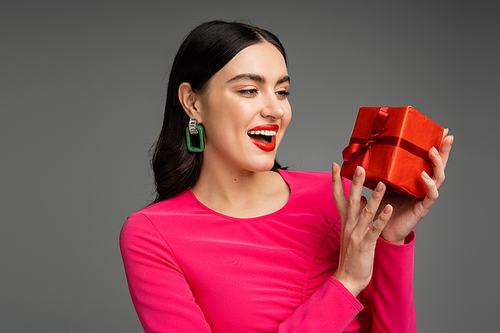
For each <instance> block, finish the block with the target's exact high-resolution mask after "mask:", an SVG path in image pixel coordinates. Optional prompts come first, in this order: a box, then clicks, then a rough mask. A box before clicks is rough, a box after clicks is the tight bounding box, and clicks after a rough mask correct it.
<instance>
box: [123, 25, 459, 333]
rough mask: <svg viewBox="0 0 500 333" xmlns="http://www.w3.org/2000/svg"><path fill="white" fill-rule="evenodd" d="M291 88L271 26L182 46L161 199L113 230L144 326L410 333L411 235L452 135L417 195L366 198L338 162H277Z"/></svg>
mask: <svg viewBox="0 0 500 333" xmlns="http://www.w3.org/2000/svg"><path fill="white" fill-rule="evenodd" d="M289 85H290V77H289V76H288V72H287V63H286V54H285V50H284V49H283V46H282V45H281V43H280V41H279V40H278V39H277V38H276V36H274V35H273V34H271V33H270V32H268V31H265V30H262V29H259V28H256V27H253V26H249V25H245V24H241V23H228V22H221V21H213V22H207V23H204V24H202V25H200V26H198V27H197V28H195V29H194V30H193V31H192V32H191V33H190V34H189V35H188V37H187V38H186V39H185V40H184V42H183V43H182V45H181V47H180V49H179V51H178V53H177V56H176V58H175V60H174V64H173V66H172V70H171V73H170V80H169V85H168V91H167V102H166V108H165V119H164V122H163V128H162V131H161V133H160V137H159V139H158V141H157V143H156V147H155V151H154V156H153V169H154V173H155V180H156V184H157V192H158V196H157V199H156V200H155V203H154V204H152V205H150V206H149V207H147V208H145V209H142V210H141V211H139V212H137V213H135V214H132V215H131V216H130V217H129V218H128V220H127V222H126V223H125V225H124V226H123V228H122V232H121V235H120V246H121V251H122V256H123V261H124V265H125V271H126V274H127V279H128V284H129V288H130V293H131V296H132V300H133V303H134V306H135V308H136V310H137V313H138V315H139V318H140V321H141V323H142V325H143V327H144V330H145V331H146V332H218V333H221V332H384V333H387V332H397V333H402V332H416V328H415V317H414V309H413V295H412V292H413V288H412V279H413V248H414V242H415V236H414V233H413V231H412V229H413V228H414V227H415V225H416V224H417V223H418V221H419V220H420V219H421V218H422V217H424V216H425V215H426V213H427V212H428V210H429V208H430V207H431V206H432V205H433V203H434V201H435V200H436V199H437V197H438V191H437V189H438V187H439V186H440V185H441V183H442V182H443V180H444V170H445V166H446V161H447V159H448V155H449V152H450V149H451V144H452V141H453V137H452V136H447V135H446V137H445V138H444V140H443V144H442V147H441V152H440V153H439V152H438V151H437V150H435V149H431V151H430V152H429V157H430V159H431V160H432V162H433V163H434V176H433V178H430V177H429V176H428V175H427V174H425V173H423V174H422V181H423V182H424V184H425V185H426V186H427V189H428V194H427V197H426V198H425V199H424V200H423V201H418V200H414V199H408V198H402V197H393V196H388V195H386V196H384V192H385V185H384V184H382V183H380V184H379V185H378V186H377V188H376V189H375V191H374V192H373V194H372V196H371V198H370V200H369V201H368V202H366V199H364V198H363V197H362V195H361V191H362V186H363V182H364V177H365V172H364V170H363V169H362V168H361V167H358V169H357V172H356V175H355V177H354V179H353V181H352V183H350V182H348V181H346V180H342V179H341V177H340V175H339V171H340V168H339V166H338V165H337V164H335V163H334V164H333V167H332V173H326V172H292V171H286V170H283V169H281V168H280V166H279V164H278V163H277V162H276V161H275V156H276V149H277V147H278V146H279V144H280V142H281V140H282V139H283V135H284V133H285V130H286V128H287V126H288V124H289V122H290V120H291V108H290V104H289V102H288V99H287V95H288V88H289ZM332 180H333V181H332ZM344 189H345V190H346V193H348V194H347V198H346V194H344V193H345V192H344ZM332 193H333V195H332ZM372 221H373V223H372ZM370 226H371V227H370Z"/></svg>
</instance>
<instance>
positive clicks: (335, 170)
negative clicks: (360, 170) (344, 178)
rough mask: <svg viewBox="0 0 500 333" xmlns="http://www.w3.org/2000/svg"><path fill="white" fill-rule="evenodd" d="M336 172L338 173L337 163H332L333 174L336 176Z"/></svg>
mask: <svg viewBox="0 0 500 333" xmlns="http://www.w3.org/2000/svg"><path fill="white" fill-rule="evenodd" d="M338 171H339V165H338V164H337V163H333V173H334V174H337V172H338Z"/></svg>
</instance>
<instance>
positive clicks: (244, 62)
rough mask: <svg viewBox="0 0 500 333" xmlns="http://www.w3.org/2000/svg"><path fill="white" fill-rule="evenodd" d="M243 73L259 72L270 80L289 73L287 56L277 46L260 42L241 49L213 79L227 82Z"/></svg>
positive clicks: (258, 73)
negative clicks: (286, 61)
mask: <svg viewBox="0 0 500 333" xmlns="http://www.w3.org/2000/svg"><path fill="white" fill-rule="evenodd" d="M242 73H248V74H257V75H260V76H262V77H264V78H265V79H266V80H269V81H276V80H277V79H278V78H281V77H283V76H284V75H287V74H288V71H287V68H286V63H285V58H283V55H282V54H281V52H280V51H279V50H278V49H277V48H276V46H274V45H272V44H270V43H268V42H263V43H258V44H254V45H251V46H249V47H246V48H244V49H243V50H241V51H240V52H239V53H238V54H237V55H236V56H234V58H233V59H231V60H230V61H229V62H228V63H227V64H226V65H225V66H224V67H223V68H222V69H221V70H220V71H219V72H217V73H216V74H215V75H214V77H213V79H214V80H213V81H214V83H215V82H218V81H221V82H219V83H225V82H227V81H228V80H230V79H231V78H233V77H235V76H237V75H240V74H242Z"/></svg>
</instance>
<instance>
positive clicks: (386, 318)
mask: <svg viewBox="0 0 500 333" xmlns="http://www.w3.org/2000/svg"><path fill="white" fill-rule="evenodd" d="M414 249H415V233H414V232H412V233H411V234H410V235H409V236H408V237H407V242H406V244H404V245H396V244H392V243H389V242H387V241H385V240H384V239H383V238H381V237H380V238H379V240H378V243H377V249H376V252H375V263H374V271H373V277H372V281H371V282H370V284H369V285H368V287H367V288H366V289H365V290H363V292H361V294H360V296H359V299H360V301H361V303H362V304H363V305H364V307H365V308H364V310H363V311H362V312H361V313H360V316H359V321H360V323H361V332H363V333H365V332H371V333H415V332H417V328H416V323H415V309H414V303H413V270H414V266H413V264H414Z"/></svg>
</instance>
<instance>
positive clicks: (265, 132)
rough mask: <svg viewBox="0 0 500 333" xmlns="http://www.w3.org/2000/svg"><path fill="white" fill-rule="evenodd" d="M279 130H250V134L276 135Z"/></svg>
mask: <svg viewBox="0 0 500 333" xmlns="http://www.w3.org/2000/svg"><path fill="white" fill-rule="evenodd" d="M276 132H277V131H249V132H248V134H252V135H265V136H274V135H276Z"/></svg>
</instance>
